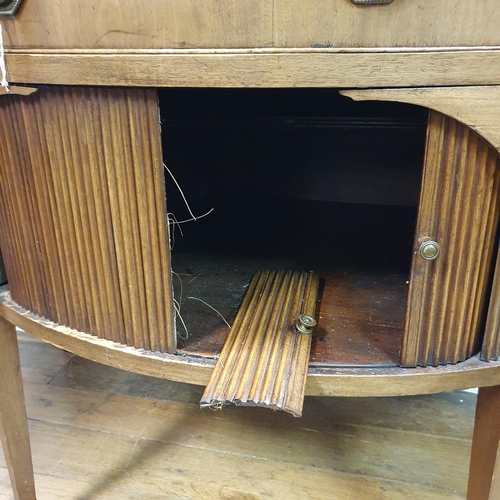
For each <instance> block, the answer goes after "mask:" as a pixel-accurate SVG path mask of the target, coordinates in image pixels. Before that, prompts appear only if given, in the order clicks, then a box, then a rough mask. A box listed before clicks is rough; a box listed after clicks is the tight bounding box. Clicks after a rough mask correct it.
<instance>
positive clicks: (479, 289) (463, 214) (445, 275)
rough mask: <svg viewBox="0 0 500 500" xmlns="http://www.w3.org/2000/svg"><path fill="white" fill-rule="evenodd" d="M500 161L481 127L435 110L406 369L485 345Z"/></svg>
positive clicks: (410, 299) (414, 267)
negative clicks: (434, 247) (427, 250)
mask: <svg viewBox="0 0 500 500" xmlns="http://www.w3.org/2000/svg"><path fill="white" fill-rule="evenodd" d="M499 165H500V163H499V161H498V155H497V153H496V151H494V150H493V148H491V147H490V146H489V145H488V144H487V143H486V141H484V140H483V139H482V138H480V137H479V136H478V135H477V134H476V133H475V132H473V131H471V130H470V129H469V128H468V127H466V126H464V125H462V124H461V123H459V122H457V121H456V120H454V119H453V118H449V117H446V116H445V115H442V114H441V113H438V112H434V111H432V112H431V113H430V119H429V129H428V135H427V147H426V158H425V162H424V175H423V181H422V193H421V198H420V205H419V215H418V222H417V229H416V235H415V244H414V245H415V246H414V249H413V254H414V257H413V264H412V271H411V275H410V289H409V294H408V308H407V313H406V321H405V333H404V339H403V348H402V353H401V364H402V365H403V366H415V365H421V366H426V365H428V364H430V365H434V366H435V365H438V364H443V363H457V362H458V361H463V360H464V359H467V358H468V357H470V356H471V355H473V354H475V353H477V352H478V351H479V349H480V342H481V337H482V333H483V330H482V328H483V323H482V322H483V317H484V309H485V308H486V307H487V302H486V300H487V292H488V286H489V276H490V272H491V269H492V257H493V251H494V249H495V236H496V233H497V224H498V217H499V213H500V171H499V168H498V167H499ZM429 240H433V241H436V242H437V243H438V244H439V245H440V247H441V250H440V254H439V255H438V257H437V258H436V259H435V260H432V261H427V260H425V259H423V258H422V257H421V256H420V254H419V247H420V245H421V244H422V243H424V242H425V241H429Z"/></svg>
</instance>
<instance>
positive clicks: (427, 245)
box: [420, 241, 440, 260]
mask: <svg viewBox="0 0 500 500" xmlns="http://www.w3.org/2000/svg"><path fill="white" fill-rule="evenodd" d="M439 250H440V249H439V244H438V243H436V242H435V241H424V243H422V244H421V245H420V256H421V257H422V258H423V259H425V260H434V259H435V258H436V257H437V256H438V255H439Z"/></svg>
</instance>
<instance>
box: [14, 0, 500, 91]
mask: <svg viewBox="0 0 500 500" xmlns="http://www.w3.org/2000/svg"><path fill="white" fill-rule="evenodd" d="M346 1H347V0H346ZM6 65H7V77H8V79H9V81H11V82H16V83H29V84H43V83H47V84H57V85H112V86H120V85H121V86H140V87H241V88H245V87H254V88H259V87H286V88H289V87H339V88H366V87H390V86H397V87H415V86H447V85H499V84H500V50H499V49H495V48H493V49H491V50H481V49H477V50H462V49H460V50H452V51H447V50H436V51H432V50H415V51H406V52H402V51H400V52H396V51H381V52H370V51H367V50H366V49H362V50H358V51H352V50H351V51H349V50H345V51H344V50H329V49H308V50H298V49H289V50H287V49H278V50H253V51H252V50H233V51H231V50H198V51H194V50H173V51H172V50H167V51H162V50H159V51H125V52H123V51H115V52H113V51H95V50H94V51H88V50H83V51H64V50H63V49H61V50H54V51H50V50H39V51H37V50H20V51H17V50H9V51H7V52H6Z"/></svg>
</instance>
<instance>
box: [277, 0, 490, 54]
mask: <svg viewBox="0 0 500 500" xmlns="http://www.w3.org/2000/svg"><path fill="white" fill-rule="evenodd" d="M274 26H275V33H274V42H275V46H277V47H314V46H316V47H318V46H320V47H459V46H490V45H499V44H500V8H499V3H498V0H475V1H461V0H394V1H393V3H391V4H388V5H355V4H353V3H352V2H351V0H327V1H323V2H318V1H304V0H276V4H275V13H274Z"/></svg>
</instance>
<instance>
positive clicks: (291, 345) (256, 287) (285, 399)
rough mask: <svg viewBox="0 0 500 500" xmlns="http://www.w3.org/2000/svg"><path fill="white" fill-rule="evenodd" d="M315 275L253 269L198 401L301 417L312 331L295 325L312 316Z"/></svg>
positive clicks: (206, 405) (315, 300)
mask: <svg viewBox="0 0 500 500" xmlns="http://www.w3.org/2000/svg"><path fill="white" fill-rule="evenodd" d="M318 287H319V276H318V275H317V274H314V273H313V272H309V273H307V272H306V271H285V270H271V271H261V272H259V273H256V274H255V275H254V276H253V278H252V280H251V282H250V284H249V286H248V289H247V291H246V293H245V296H244V297H243V300H242V303H241V305H240V308H239V309H238V313H237V314H236V318H235V319H234V322H233V324H232V325H231V329H230V333H229V335H228V337H227V339H226V342H225V343H224V347H223V348H222V351H221V353H220V354H219V356H218V357H217V363H216V365H215V368H214V370H213V372H212V376H211V377H210V382H209V383H208V384H207V387H206V388H205V391H204V393H203V396H202V398H201V401H200V405H201V406H202V407H208V408H211V409H221V408H222V407H223V406H225V405H226V404H237V405H239V406H262V407H265V408H271V409H273V410H283V411H286V412H288V413H291V414H292V415H293V416H295V417H300V416H301V415H302V405H303V402H304V390H305V385H306V378H307V372H308V367H309V357H310V350H311V337H312V326H311V327H310V328H311V332H309V333H307V332H301V331H300V330H299V329H298V328H296V327H295V322H296V321H297V320H298V319H299V316H300V315H307V316H309V317H311V318H315V316H316V314H315V313H316V305H317V301H318Z"/></svg>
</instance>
